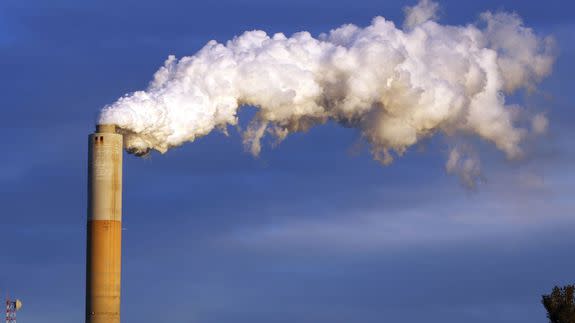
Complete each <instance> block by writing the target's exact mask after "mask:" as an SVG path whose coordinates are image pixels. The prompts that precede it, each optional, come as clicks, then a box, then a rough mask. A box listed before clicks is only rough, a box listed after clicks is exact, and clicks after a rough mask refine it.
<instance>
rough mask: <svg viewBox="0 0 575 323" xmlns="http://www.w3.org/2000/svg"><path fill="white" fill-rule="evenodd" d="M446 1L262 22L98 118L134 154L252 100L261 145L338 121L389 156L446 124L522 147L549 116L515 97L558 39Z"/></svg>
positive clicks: (513, 19)
mask: <svg viewBox="0 0 575 323" xmlns="http://www.w3.org/2000/svg"><path fill="white" fill-rule="evenodd" d="M437 9H438V5H437V4H436V3H434V2H432V1H428V0H423V1H421V2H420V3H419V4H417V5H416V6H414V7H410V8H406V10H405V12H406V20H405V22H404V24H403V25H404V27H403V28H398V27H396V26H395V24H394V23H393V22H391V21H389V20H386V19H385V18H383V17H376V18H374V19H373V21H372V23H371V25H369V26H367V27H365V28H361V27H358V26H355V25H351V24H348V25H343V26H341V27H339V28H337V29H334V30H332V31H330V32H329V33H326V34H321V35H319V36H318V37H317V38H314V37H313V36H312V35H311V34H310V33H308V32H299V33H296V34H294V35H292V36H290V37H287V36H285V35H284V34H281V33H277V34H274V35H272V36H270V35H267V34H266V33H265V32H263V31H259V30H255V31H249V32H245V33H243V34H242V35H241V36H238V37H236V38H234V39H232V40H230V41H228V42H226V43H225V44H220V43H218V42H216V41H213V40H212V41H210V42H208V43H207V44H206V45H205V46H204V47H203V48H202V49H201V50H200V51H199V52H197V53H196V54H194V55H193V56H187V57H182V58H181V59H179V60H178V59H176V58H175V57H174V56H169V57H168V59H167V60H166V62H165V64H164V66H163V67H161V68H160V69H159V70H158V71H157V72H156V74H155V75H154V79H153V80H152V82H151V83H150V84H149V86H148V89H147V90H146V91H137V92H134V93H131V94H127V95H125V96H124V97H122V98H120V99H119V100H118V101H116V102H115V103H113V104H111V105H108V106H106V107H104V109H103V110H102V112H101V115H100V119H99V123H100V124H116V125H118V126H119V127H120V128H121V129H122V131H123V132H124V134H125V143H126V148H127V150H128V151H130V152H132V153H135V154H145V153H147V152H148V151H150V150H152V149H153V150H157V151H159V152H162V153H164V152H166V151H167V150H168V149H170V148H171V147H175V146H179V145H181V144H183V143H185V142H191V141H194V140H195V139H196V138H199V137H202V136H205V135H207V134H209V133H210V132H211V131H213V130H214V129H219V130H223V131H225V130H226V128H227V127H228V126H234V125H237V124H238V110H239V108H240V107H242V106H246V105H249V106H255V107H257V108H258V112H257V114H256V116H255V118H254V119H253V120H252V121H251V122H250V125H249V126H248V128H247V129H245V130H244V131H243V137H244V143H245V145H246V147H247V149H248V150H250V151H251V152H252V153H253V154H258V153H259V152H260V150H261V145H260V141H261V139H262V137H263V136H265V135H266V134H270V135H273V136H276V137H277V138H278V139H279V140H282V139H284V138H285V137H286V136H287V135H289V134H290V133H292V132H295V131H304V130H306V129H309V128H310V127H313V126H315V125H319V124H322V123H325V122H327V121H334V122H337V123H340V124H342V125H344V126H346V127H354V128H357V129H359V131H360V133H361V135H362V137H363V138H365V140H366V141H367V142H369V144H370V147H371V152H372V154H373V156H374V158H376V159H377V160H379V161H381V162H382V163H384V164H387V163H390V162H391V161H392V160H393V157H394V155H402V154H403V153H404V152H405V151H406V150H407V149H408V148H409V147H410V146H412V145H414V144H416V143H418V142H419V141H420V140H422V139H424V138H428V137H430V136H432V135H434V134H437V133H440V134H443V135H444V136H457V135H466V136H468V135H475V136H478V137H480V138H482V139H484V140H486V141H489V142H491V143H493V144H494V145H495V146H496V147H497V148H498V149H499V150H501V151H503V152H504V153H505V155H506V156H507V157H508V158H517V157H520V156H521V154H522V149H521V143H522V140H523V138H524V137H526V135H527V133H528V132H529V131H530V130H529V129H532V130H531V131H533V130H534V131H535V132H540V131H541V130H542V128H546V127H547V122H546V119H542V118H544V116H543V115H542V114H538V115H536V116H535V118H536V119H535V120H533V125H534V127H531V125H527V126H523V125H521V124H519V122H517V120H516V118H517V114H518V113H523V114H525V113H526V112H525V111H523V109H521V108H518V107H517V106H515V105H508V104H507V103H506V98H505V96H506V95H509V94H512V93H514V92H515V91H517V90H519V89H522V88H523V89H527V90H533V89H534V87H535V85H536V83H537V82H538V81H540V80H541V79H542V78H543V77H544V76H546V75H547V74H549V73H550V71H551V68H552V64H553V60H554V57H553V54H552V41H551V39H550V38H549V37H546V38H542V37H539V36H537V35H536V34H535V33H534V32H533V30H532V29H530V28H528V27H525V26H524V24H523V22H522V21H521V19H520V18H519V17H518V16H517V15H515V14H508V13H489V12H487V13H484V14H482V15H481V16H480V18H479V21H478V22H477V23H476V24H469V25H465V26H450V25H442V24H440V23H438V22H437V21H436V20H435V19H436V18H437ZM518 111H519V112H518ZM523 119H524V118H523ZM533 128H534V129H533ZM449 159H450V161H451V162H452V164H453V165H451V166H453V167H455V166H454V165H459V164H460V163H461V160H460V156H459V155H457V156H455V155H452V156H451V157H450V158H449ZM463 163H464V164H465V162H463ZM467 163H468V164H469V162H467ZM469 165H470V164H469ZM449 166H450V165H448V169H451V170H453V169H454V168H453V167H449ZM477 167H478V166H476V165H471V166H464V167H463V169H470V170H471V172H472V173H477V172H478V168H477Z"/></svg>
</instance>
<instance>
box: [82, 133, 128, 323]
mask: <svg viewBox="0 0 575 323" xmlns="http://www.w3.org/2000/svg"><path fill="white" fill-rule="evenodd" d="M88 146H89V152H88V154H89V155H88V156H89V157H88V233H87V239H88V241H87V257H86V322H87V323H119V322H120V278H121V262H122V148H123V138H122V135H121V134H117V133H116V126H115V125H98V126H96V132H95V133H93V134H91V135H90V136H89V142H88Z"/></svg>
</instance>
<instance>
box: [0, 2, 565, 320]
mask: <svg viewBox="0 0 575 323" xmlns="http://www.w3.org/2000/svg"><path fill="white" fill-rule="evenodd" d="M439 3H440V5H441V8H442V9H441V19H440V21H441V22H442V23H448V24H465V23H469V22H473V21H475V20H476V19H477V16H478V14H479V13H480V12H482V11H485V10H499V9H505V10H510V11H515V12H517V13H518V14H519V15H521V16H522V17H523V18H524V20H525V22H526V23H527V24H528V25H529V26H532V27H533V28H534V29H535V30H536V31H537V32H540V33H542V34H552V35H554V37H555V38H556V41H557V44H558V54H559V56H558V59H557V62H556V65H555V68H554V72H553V74H552V75H551V76H550V77H548V78H547V79H546V80H545V81H544V82H543V83H542V84H541V85H540V87H539V91H538V92H536V93H532V94H525V93H523V94H520V95H517V96H515V97H514V98H513V100H514V102H517V103H521V104H523V105H524V106H526V107H527V108H530V109H535V108H536V109H540V110H542V111H546V113H547V116H548V117H549V119H550V131H549V133H548V134H547V135H546V136H544V137H542V138H540V139H539V140H538V142H536V143H532V147H530V149H529V151H530V153H529V155H528V156H527V158H526V159H525V160H522V161H518V162H508V161H506V160H505V158H504V156H503V154H502V153H500V152H498V151H496V150H495V149H494V148H493V147H491V146H490V145H486V144H481V143H479V149H480V151H481V158H482V168H483V172H484V176H485V183H483V184H482V185H480V186H479V187H478V188H477V190H475V191H469V190H467V189H465V188H463V187H462V186H461V185H460V184H459V182H458V179H457V178H455V177H453V176H449V175H447V174H446V173H445V171H444V162H445V159H446V155H447V149H446V147H445V145H444V140H443V139H442V138H434V139H432V140H430V141H429V142H428V143H426V145H425V146H423V147H419V148H418V149H412V150H410V151H409V152H408V153H407V154H406V155H405V156H404V157H402V158H400V159H399V160H398V161H397V162H396V163H394V164H392V165H390V166H388V167H382V166H381V165H380V164H378V163H377V162H375V161H373V160H372V159H371V157H370V155H369V153H368V152H367V148H366V147H365V146H364V145H363V146H362V145H361V143H360V142H361V141H360V140H359V137H358V134H357V133H356V132H355V131H354V130H352V129H345V128H340V127H338V126H336V125H334V124H328V125H325V126H322V127H319V128H315V129H312V130H311V131H310V132H308V133H306V134H295V135H293V136H291V137H290V138H288V139H287V140H286V141H285V142H283V143H282V144H281V145H280V146H279V147H276V148H273V147H271V146H270V145H267V146H266V147H265V148H264V151H263V152H262V154H261V156H260V157H259V158H254V157H252V156H251V155H250V154H248V153H246V152H245V151H244V150H243V148H242V145H241V138H240V136H239V135H238V134H237V132H235V131H231V133H230V136H229V137H226V136H224V135H222V134H219V133H214V134H211V135H209V136H207V137H205V138H202V139H200V140H198V141H197V142H195V143H193V144H188V145H185V146H183V147H181V148H178V149H174V150H172V151H170V152H168V153H167V154H165V155H163V156H162V155H158V154H154V155H152V156H151V157H150V158H147V159H139V158H136V157H133V156H127V157H126V160H125V183H124V184H125V193H124V228H125V231H124V249H123V252H124V255H123V265H124V266H123V301H122V316H123V320H124V321H125V322H170V321H171V322H198V323H212V322H214V323H215V322H217V323H227V322H234V323H242V322H250V323H259V322H262V323H264V322H265V323H268V322H286V323H293V322H298V323H300V322H301V323H307V322H309V323H312V322H313V323H337V322H342V323H343V322H358V323H370V322H382V321H389V322H406V323H407V322H420V321H421V320H422V319H425V320H426V321H427V322H441V323H446V322H447V323H449V322H470V323H472V322H478V323H479V322H502V323H503V322H506V323H508V322H522V323H529V322H534V323H535V322H544V321H545V320H546V319H545V313H544V311H543V307H542V306H541V305H540V303H539V298H540V295H541V294H542V293H545V292H546V291H548V290H549V289H550V288H551V287H552V286H553V285H554V284H564V283H570V282H573V267H574V266H575V259H573V257H570V256H568V255H571V253H572V249H573V247H574V246H575V237H573V234H572V228H573V225H575V218H574V216H575V202H573V199H572V194H573V193H572V192H574V190H575V175H574V174H575V173H574V172H573V171H574V170H575V166H574V165H575V163H573V162H574V161H575V149H574V148H575V147H574V145H573V140H572V138H573V137H574V136H575V129H573V126H572V125H573V122H575V113H574V112H573V110H572V108H573V106H574V104H575V97H574V94H573V88H574V86H575V84H574V82H575V81H574V80H575V78H573V75H574V73H575V67H574V66H575V65H574V64H573V59H574V58H575V55H574V54H575V47H574V45H573V44H574V41H575V28H574V27H575V19H574V18H573V15H572V14H571V13H572V12H573V9H574V8H573V5H570V4H567V2H566V1H559V0H556V1H545V2H541V1H511V0H509V1H492V0H489V1H477V2H475V3H473V4H471V3H467V2H463V1H440V2H439ZM411 4H413V2H402V1H369V0H354V1H348V0H345V1H343V0H338V1H332V2H330V4H329V6H328V5H326V3H325V2H324V1H319V0H308V1H302V0H292V1H263V0H245V1H244V0H242V1H230V0H226V1H210V2H204V3H193V2H190V1H188V2H186V1H175V0H169V1H124V2H122V3H121V4H119V3H117V2H114V1H81V2H79V1H50V2H46V1H39V0H32V1H15V0H6V1H3V2H2V3H1V4H0V68H1V70H0V71H1V72H0V86H1V89H2V91H1V93H2V95H1V96H0V105H1V106H2V108H1V110H0V111H1V113H2V127H1V128H0V135H1V136H2V137H3V138H4V140H3V141H2V144H0V145H1V147H2V152H3V153H2V155H1V158H0V191H1V192H0V205H2V207H3V212H2V214H1V215H0V230H1V232H0V244H1V245H3V246H4V252H3V253H2V257H1V258H0V292H1V293H2V294H5V293H9V294H10V295H16V296H18V297H20V298H22V299H23V300H24V308H23V310H22V312H21V313H19V318H20V319H21V320H22V321H23V322H38V321H43V322H59V323H67V322H70V323H71V322H78V321H82V320H83V317H84V277H85V276H84V270H85V269H84V268H85V263H84V261H85V258H84V257H85V222H86V212H85V210H86V162H87V145H86V144H87V136H88V134H89V133H90V132H91V131H93V125H94V122H95V120H96V116H97V114H98V110H99V109H100V108H101V107H102V106H103V105H105V104H107V103H110V102H113V101H114V100H115V99H116V98H117V97H119V96H121V95H122V94H124V93H126V92H130V91H133V90H137V89H142V88H144V87H145V86H146V84H147V82H148V81H149V80H150V79H151V77H152V74H153V73H154V71H155V70H156V69H157V68H158V67H159V66H160V65H161V64H162V62H163V61H164V59H165V58H166V57H167V56H168V55H169V54H175V55H177V56H182V55H189V54H192V53H194V52H195V51H197V50H198V49H199V48H201V47H202V46H203V44H205V43H206V42H207V41H208V40H210V39H216V40H218V41H225V40H227V39H229V38H230V37H233V36H234V35H236V34H239V33H241V32H242V31H244V30H251V29H263V30H266V31H268V32H270V33H273V32H279V31H281V32H285V33H287V34H290V33H293V32H296V31H300V30H308V31H310V32H312V33H313V34H316V35H317V34H319V33H320V32H324V31H327V30H329V29H331V28H335V27H337V26H339V25H341V24H343V23H355V24H358V25H367V24H369V22H370V20H371V18H372V17H374V16H376V15H382V16H385V17H386V18H388V19H391V20H394V21H395V22H396V24H398V25H400V24H401V22H402V17H403V11H402V8H403V7H404V6H406V5H411ZM251 113H253V111H250V110H249V109H247V110H245V111H244V112H242V115H243V116H248V115H249V114H251ZM244 120H245V118H244Z"/></svg>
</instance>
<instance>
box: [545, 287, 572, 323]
mask: <svg viewBox="0 0 575 323" xmlns="http://www.w3.org/2000/svg"><path fill="white" fill-rule="evenodd" d="M574 294H575V285H567V286H564V287H561V288H559V287H557V286H555V287H554V288H553V291H552V292H551V294H549V295H543V296H542V299H541V303H543V306H545V309H546V310H547V318H548V319H549V322H550V323H575V302H574V301H575V299H574Z"/></svg>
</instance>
